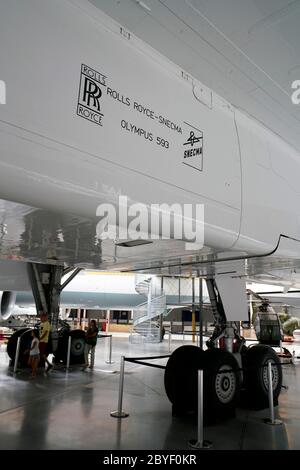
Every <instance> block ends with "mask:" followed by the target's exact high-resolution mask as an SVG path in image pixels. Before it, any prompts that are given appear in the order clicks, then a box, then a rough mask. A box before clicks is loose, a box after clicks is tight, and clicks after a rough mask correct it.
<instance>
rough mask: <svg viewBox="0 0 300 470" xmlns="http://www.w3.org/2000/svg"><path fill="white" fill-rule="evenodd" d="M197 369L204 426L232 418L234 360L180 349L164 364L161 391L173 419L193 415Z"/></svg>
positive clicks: (210, 352) (222, 354)
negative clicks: (201, 375) (200, 378)
mask: <svg viewBox="0 0 300 470" xmlns="http://www.w3.org/2000/svg"><path fill="white" fill-rule="evenodd" d="M199 369H202V370H203V371H204V397H203V399H204V422H205V423H211V422H215V421H219V420H220V419H227V418H231V417H233V416H234V414H235V407H236V404H237V400H238V397H239V392H240V380H239V372H238V364H237V362H236V360H235V358H234V356H233V355H232V354H230V353H229V352H227V351H221V350H220V349H212V350H208V351H205V352H204V351H202V350H201V349H200V348H198V347H196V346H181V347H180V348H178V349H176V350H175V351H174V353H173V354H172V356H171V357H170V359H169V361H168V363H167V366H166V371H165V388H166V393H167V396H168V398H169V400H170V401H171V403H172V413H173V415H174V416H180V415H183V414H186V413H188V412H196V411H197V406H198V381H197V378H198V370H199Z"/></svg>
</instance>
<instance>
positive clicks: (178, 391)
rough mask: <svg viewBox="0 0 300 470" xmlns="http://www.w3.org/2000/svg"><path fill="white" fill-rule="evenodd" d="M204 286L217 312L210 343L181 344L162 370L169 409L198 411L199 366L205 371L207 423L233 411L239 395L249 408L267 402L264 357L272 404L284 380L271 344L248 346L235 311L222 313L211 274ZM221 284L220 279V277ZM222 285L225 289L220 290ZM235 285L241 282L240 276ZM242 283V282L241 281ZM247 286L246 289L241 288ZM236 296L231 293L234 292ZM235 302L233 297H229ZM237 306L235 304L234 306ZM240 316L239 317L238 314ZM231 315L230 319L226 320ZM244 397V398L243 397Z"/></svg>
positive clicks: (180, 411)
mask: <svg viewBox="0 0 300 470" xmlns="http://www.w3.org/2000/svg"><path fill="white" fill-rule="evenodd" d="M206 282H207V288H208V293H209V297H210V302H211V308H212V311H213V315H214V318H215V330H214V332H213V334H212V336H211V338H210V339H209V340H208V341H207V343H206V344H207V347H208V349H207V350H206V351H205V352H204V351H202V349H200V348H197V347H196V346H182V347H180V348H178V349H176V350H175V351H174V352H173V354H172V355H171V357H170V359H169V361H168V363H167V366H166V371H165V388H166V393H167V396H168V398H169V400H170V401H171V403H172V406H173V408H172V409H173V415H176V416H178V415H181V414H184V413H186V412H196V411H197V406H198V402H197V397H198V382H197V374H198V370H199V369H202V370H203V371H204V377H203V379H204V390H203V401H204V423H206V424H208V423H211V422H216V421H219V420H224V419H228V418H231V417H234V416H235V409H236V407H237V405H238V404H239V403H240V398H245V397H246V398H247V402H248V405H247V406H250V407H251V408H255V409H262V408H267V407H268V371H267V364H268V361H270V360H271V362H272V377H273V396H274V404H275V405H277V404H278V396H279V394H280V391H281V386H282V369H281V364H280V362H279V359H278V357H277V355H276V354H275V352H274V351H273V349H272V348H271V347H269V346H266V345H258V346H254V347H250V348H247V347H246V346H245V340H244V338H242V337H241V336H240V334H239V325H238V323H237V321H236V316H235V318H234V316H233V318H232V317H231V318H230V312H229V314H228V315H226V314H225V309H224V306H223V302H222V300H221V296H220V292H219V289H218V287H217V284H216V282H215V280H214V279H208V280H207V281H206ZM232 282H233V284H231V280H230V279H229V280H228V279H226V282H225V283H223V286H222V287H223V294H222V295H223V296H224V295H225V297H226V305H227V309H228V310H230V302H231V299H230V295H228V290H229V289H228V288H231V287H232V288H234V285H235V282H236V279H233V281H232ZM221 284H222V283H221ZM224 285H225V287H226V288H227V292H226V290H225V292H224ZM236 285H240V287H241V284H240V280H238V283H237V284H236ZM244 288H245V286H244ZM245 292H246V289H245ZM233 297H234V296H233ZM236 297H237V299H238V301H240V303H239V304H238V309H237V308H235V311H238V313H239V309H240V308H241V310H242V308H244V307H245V308H244V310H245V312H246V315H245V316H247V315H248V308H247V301H246V296H245V304H243V299H242V296H239V297H238V296H236ZM233 301H234V302H235V301H236V299H233ZM235 307H236V306H235ZM242 319H243V317H242V318H241V320H242ZM229 320H230V321H229ZM244 402H245V400H244Z"/></svg>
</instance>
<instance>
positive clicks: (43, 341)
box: [39, 312, 53, 373]
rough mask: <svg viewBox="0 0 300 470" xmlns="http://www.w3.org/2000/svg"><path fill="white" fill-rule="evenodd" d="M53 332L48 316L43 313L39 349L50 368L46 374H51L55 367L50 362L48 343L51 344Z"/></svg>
mask: <svg viewBox="0 0 300 470" xmlns="http://www.w3.org/2000/svg"><path fill="white" fill-rule="evenodd" d="M50 331H51V325H50V323H49V321H48V315H47V313H45V312H42V313H41V323H40V343H39V349H40V354H41V357H42V358H43V359H44V361H45V365H46V364H47V365H48V367H47V369H46V373H48V372H49V370H50V369H52V367H53V365H52V364H51V362H49V361H48V355H49V352H48V342H49V335H50Z"/></svg>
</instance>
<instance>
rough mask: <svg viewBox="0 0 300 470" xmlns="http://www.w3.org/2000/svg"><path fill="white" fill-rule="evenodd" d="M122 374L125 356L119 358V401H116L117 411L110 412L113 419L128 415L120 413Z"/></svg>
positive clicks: (122, 386) (122, 385) (127, 414)
mask: <svg viewBox="0 0 300 470" xmlns="http://www.w3.org/2000/svg"><path fill="white" fill-rule="evenodd" d="M124 372H125V356H122V357H121V366H120V382H119V399H118V410H117V411H112V412H111V413H110V416H112V417H113V418H127V416H129V413H125V412H124V411H122V404H123V388H124Z"/></svg>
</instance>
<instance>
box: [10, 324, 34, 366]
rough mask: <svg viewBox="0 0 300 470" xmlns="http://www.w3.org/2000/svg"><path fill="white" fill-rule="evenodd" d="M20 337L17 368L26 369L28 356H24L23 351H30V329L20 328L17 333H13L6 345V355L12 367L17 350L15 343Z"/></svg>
mask: <svg viewBox="0 0 300 470" xmlns="http://www.w3.org/2000/svg"><path fill="white" fill-rule="evenodd" d="M20 336H21V342H20V351H19V361H18V366H19V367H28V365H27V363H28V358H29V354H25V351H26V349H30V346H31V341H32V337H31V329H28V328H22V329H20V330H18V331H15V333H13V334H12V335H11V337H10V338H9V340H8V343H7V354H8V356H9V358H10V359H11V364H12V365H13V364H14V361H15V355H16V350H17V342H18V338H19V337H20Z"/></svg>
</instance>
